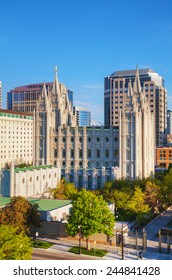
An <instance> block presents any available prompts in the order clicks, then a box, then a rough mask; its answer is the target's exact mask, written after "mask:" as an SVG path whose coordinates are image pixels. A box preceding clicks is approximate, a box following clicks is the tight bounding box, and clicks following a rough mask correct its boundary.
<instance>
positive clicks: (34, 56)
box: [0, 0, 172, 122]
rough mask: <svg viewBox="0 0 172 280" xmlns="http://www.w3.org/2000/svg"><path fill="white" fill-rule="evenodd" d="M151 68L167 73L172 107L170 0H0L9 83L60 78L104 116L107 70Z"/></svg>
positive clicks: (0, 40)
mask: <svg viewBox="0 0 172 280" xmlns="http://www.w3.org/2000/svg"><path fill="white" fill-rule="evenodd" d="M136 64H138V66H139V68H144V67H146V68H147V67H148V68H152V69H153V70H154V71H155V72H158V73H159V74H160V75H162V76H163V77H164V79H165V86H166V88H167V90H168V108H169V109H172V1H171V0H164V1H161V0H144V1H138V0H131V1H127V0H123V1H119V0H118V1H116V0H25V1H23V0H15V1H14V0H1V8H0V80H1V81H2V83H3V107H4V108H5V106H6V92H7V91H9V90H10V89H12V88H14V87H16V86H20V85H26V84H30V83H37V82H43V81H44V80H45V81H53V78H54V66H55V65H57V66H58V76H59V81H60V82H62V83H64V84H66V85H67V87H68V88H70V89H71V90H73V91H74V103H75V104H76V105H81V106H84V107H86V108H88V109H90V110H91V112H92V118H93V119H94V120H97V121H102V122H103V119H104V117H103V103H104V97H103V88H104V77H105V76H108V75H110V74H112V73H113V72H114V71H116V70H127V69H135V68H136Z"/></svg>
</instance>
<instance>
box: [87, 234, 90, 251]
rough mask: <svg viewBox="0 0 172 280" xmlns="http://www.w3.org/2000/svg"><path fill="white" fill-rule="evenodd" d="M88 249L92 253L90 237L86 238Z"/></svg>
mask: <svg viewBox="0 0 172 280" xmlns="http://www.w3.org/2000/svg"><path fill="white" fill-rule="evenodd" d="M86 248H87V250H88V251H90V241H89V237H88V238H86Z"/></svg>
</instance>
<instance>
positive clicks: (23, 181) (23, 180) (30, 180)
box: [22, 173, 57, 184]
mask: <svg viewBox="0 0 172 280" xmlns="http://www.w3.org/2000/svg"><path fill="white" fill-rule="evenodd" d="M56 176H57V174H56V173H55V174H54V178H55V177H56ZM48 177H49V179H50V178H51V174H49V176H48ZM42 179H43V180H45V175H43V176H42ZM32 180H33V178H32V177H30V179H29V182H32ZM38 180H39V176H37V177H36V181H38ZM25 181H26V180H25V178H23V179H22V183H23V184H24V183H25Z"/></svg>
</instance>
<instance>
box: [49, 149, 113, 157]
mask: <svg viewBox="0 0 172 280" xmlns="http://www.w3.org/2000/svg"><path fill="white" fill-rule="evenodd" d="M113 153H114V158H116V157H117V156H118V150H114V151H113ZM57 156H58V153H57V150H54V157H55V158H56V157H57ZM78 156H79V158H82V157H83V150H79V151H78ZM104 156H105V157H106V158H109V157H110V151H109V150H108V149H106V150H105V151H104ZM62 157H63V158H65V157H66V150H65V149H63V150H62ZM70 157H71V158H73V157H74V150H70ZM87 157H88V158H91V157H92V150H90V149H88V150H87ZM96 157H97V158H100V157H101V151H100V150H99V149H97V150H96Z"/></svg>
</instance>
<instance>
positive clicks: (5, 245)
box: [0, 225, 32, 260]
mask: <svg viewBox="0 0 172 280" xmlns="http://www.w3.org/2000/svg"><path fill="white" fill-rule="evenodd" d="M31 257H32V242H31V240H30V238H29V237H28V236H26V235H25V234H24V233H19V234H18V233H17V228H14V227H12V226H9V225H0V259H1V260H31Z"/></svg>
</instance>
